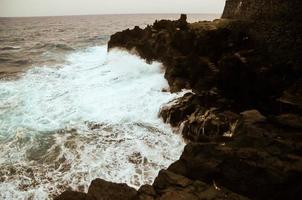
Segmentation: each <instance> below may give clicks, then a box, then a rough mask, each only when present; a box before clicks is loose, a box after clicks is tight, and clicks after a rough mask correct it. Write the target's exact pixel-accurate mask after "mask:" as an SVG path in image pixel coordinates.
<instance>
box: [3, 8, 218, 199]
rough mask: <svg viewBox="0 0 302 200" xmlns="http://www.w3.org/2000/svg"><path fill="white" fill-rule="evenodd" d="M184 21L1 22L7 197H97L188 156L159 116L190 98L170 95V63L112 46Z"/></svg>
mask: <svg viewBox="0 0 302 200" xmlns="http://www.w3.org/2000/svg"><path fill="white" fill-rule="evenodd" d="M178 17H179V15H175V14H173V15H168V14H166V15H159V14H157V15H151V14H149V15H98V16H65V17H34V18H0V199H14V200H15V199H22V200H23V199H39V200H40V199H52V198H53V197H54V196H56V195H58V194H59V193H60V192H62V191H64V190H66V189H73V190H77V191H83V192H87V190H88V186H89V184H90V182H91V181H92V180H93V179H95V178H102V179H105V180H108V181H112V182H122V183H127V184H128V185H130V186H132V187H135V188H138V187H139V186H141V185H143V184H151V183H152V182H153V181H154V178H155V177H156V175H157V173H158V171H159V170H160V169H163V168H166V167H168V166H169V165H170V164H171V163H173V162H174V161H175V160H177V159H178V158H179V156H180V155H181V153H182V150H183V147H184V145H185V142H184V141H183V139H182V138H181V136H180V135H179V134H177V133H176V132H175V131H173V130H172V128H171V127H170V126H169V125H167V124H164V123H163V122H162V120H161V119H160V118H159V117H158V111H159V109H160V107H161V106H162V105H164V104H166V103H168V102H169V101H171V100H173V99H174V98H176V97H179V96H181V95H183V94H184V92H185V91H184V92H180V93H175V94H171V93H168V92H163V89H165V88H167V87H168V84H167V81H166V80H165V79H164V68H163V66H162V64H161V63H157V62H154V63H152V64H147V63H146V62H145V61H144V60H142V59H140V58H139V57H137V56H136V55H131V54H130V53H128V52H125V51H122V50H118V49H115V50H113V51H110V52H107V46H106V44H107V42H108V40H109V39H110V35H111V34H113V33H115V32H117V31H121V30H124V29H127V28H133V27H134V26H136V25H138V26H140V27H142V28H143V27H145V26H146V25H148V24H152V23H153V22H154V21H155V20H156V19H177V18H178ZM215 18H219V15H205V14H194V15H188V20H189V21H190V22H195V21H201V20H212V19H215Z"/></svg>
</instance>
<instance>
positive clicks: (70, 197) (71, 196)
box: [55, 191, 87, 200]
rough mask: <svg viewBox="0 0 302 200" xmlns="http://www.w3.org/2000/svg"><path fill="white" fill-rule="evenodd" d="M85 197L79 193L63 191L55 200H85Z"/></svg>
mask: <svg viewBox="0 0 302 200" xmlns="http://www.w3.org/2000/svg"><path fill="white" fill-rule="evenodd" d="M86 197H87V195H86V194H84V193H81V192H73V191H65V192H63V193H62V194H61V195H60V196H58V197H56V198H55V200H86Z"/></svg>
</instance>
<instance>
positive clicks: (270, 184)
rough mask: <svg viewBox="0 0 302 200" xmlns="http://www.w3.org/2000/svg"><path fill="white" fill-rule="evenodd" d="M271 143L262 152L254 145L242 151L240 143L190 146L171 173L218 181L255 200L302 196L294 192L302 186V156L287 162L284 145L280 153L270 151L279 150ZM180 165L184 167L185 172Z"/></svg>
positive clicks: (174, 165) (195, 178)
mask: <svg viewBox="0 0 302 200" xmlns="http://www.w3.org/2000/svg"><path fill="white" fill-rule="evenodd" d="M251 139H252V138H251ZM254 139H255V138H254ZM259 141H260V140H259ZM263 141H265V138H264V140H262V142H263ZM242 142H243V141H242ZM271 142H272V141H266V142H264V143H262V145H259V146H261V148H262V149H261V148H260V147H258V148H251V146H250V147H246V148H243V147H240V148H238V147H236V145H235V144H238V143H240V141H236V142H234V145H231V146H230V145H226V146H223V145H216V144H193V143H190V144H188V145H187V146H186V147H185V150H184V152H183V154H182V156H181V159H180V160H179V161H177V162H176V163H178V164H173V165H171V166H170V167H169V169H168V170H170V171H173V172H175V173H178V174H181V175H183V176H185V177H188V178H190V179H193V180H201V181H204V182H206V183H213V181H214V182H215V183H216V184H217V185H218V187H219V186H224V187H226V188H228V189H231V190H232V191H233V192H237V193H239V194H242V195H245V196H248V197H250V198H251V199H279V198H280V196H282V197H286V196H294V195H297V196H298V195H299V193H297V192H296V193H295V194H293V193H292V192H293V191H299V188H300V187H301V184H299V183H298V180H299V177H301V175H302V173H301V172H302V168H301V164H302V162H301V161H302V160H301V157H295V156H293V157H292V159H293V160H291V159H290V160H287V159H284V158H283V156H284V155H283V152H282V145H280V146H279V147H277V148H280V150H281V151H279V153H277V152H278V151H276V150H275V151H273V152H270V150H271V149H270V148H276V146H274V147H270V146H266V145H268V144H269V143H271ZM287 155H288V156H289V157H291V156H290V154H287ZM177 166H178V167H179V166H182V169H181V170H179V168H178V167H177ZM251 188H253V190H251ZM281 199H282V198H281Z"/></svg>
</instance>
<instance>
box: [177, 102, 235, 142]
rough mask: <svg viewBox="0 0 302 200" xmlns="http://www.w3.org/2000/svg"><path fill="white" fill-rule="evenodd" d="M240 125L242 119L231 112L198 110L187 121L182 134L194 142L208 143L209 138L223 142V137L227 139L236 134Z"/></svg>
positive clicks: (213, 109) (211, 109) (214, 109)
mask: <svg viewBox="0 0 302 200" xmlns="http://www.w3.org/2000/svg"><path fill="white" fill-rule="evenodd" d="M239 123H240V117H239V116H238V115H237V114H236V113H233V112H231V111H219V110H217V109H216V108H209V109H208V110H205V109H198V110H196V111H195V112H194V113H193V114H191V115H190V116H189V118H188V120H187V121H185V123H184V128H183V131H182V134H183V136H184V138H186V139H189V140H190V141H194V142H202V141H207V140H206V139H209V138H220V140H221V141H223V137H225V139H227V138H230V137H233V136H234V134H236V129H237V128H238V125H239ZM207 142H209V141H207Z"/></svg>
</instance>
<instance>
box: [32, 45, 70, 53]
mask: <svg viewBox="0 0 302 200" xmlns="http://www.w3.org/2000/svg"><path fill="white" fill-rule="evenodd" d="M33 49H47V50H63V51H73V50H75V49H74V48H72V47H71V46H69V45H67V44H63V43H59V44H55V43H38V44H36V45H35V46H34V47H33Z"/></svg>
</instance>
